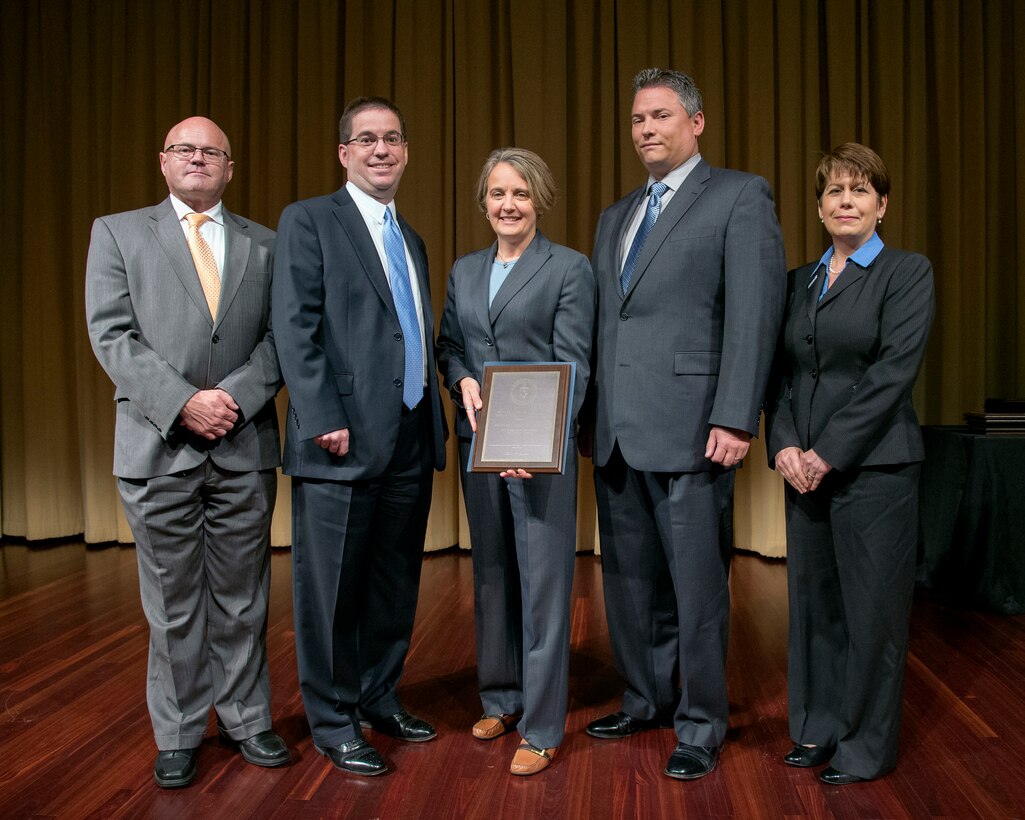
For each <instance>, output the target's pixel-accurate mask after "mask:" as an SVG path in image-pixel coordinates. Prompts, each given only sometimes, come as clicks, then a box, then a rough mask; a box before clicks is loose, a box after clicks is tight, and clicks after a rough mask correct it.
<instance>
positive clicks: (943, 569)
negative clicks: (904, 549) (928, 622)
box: [918, 427, 1025, 615]
mask: <svg viewBox="0 0 1025 820" xmlns="http://www.w3.org/2000/svg"><path fill="white" fill-rule="evenodd" d="M922 435H923V437H924V439H925V463H924V464H923V465H922V481H921V505H922V520H921V536H922V558H921V562H920V563H919V566H918V581H919V583H920V584H921V585H923V586H925V587H926V588H928V589H930V590H932V591H933V592H934V593H935V595H936V596H937V597H938V598H939V599H941V600H944V601H948V602H950V603H955V604H961V605H967V606H974V607H980V608H984V609H990V610H995V611H997V612H1002V613H1005V614H1007V615H1020V614H1022V613H1025V436H1021V435H1019V436H1014V435H1000V434H988V435H984V434H981V433H975V432H972V431H970V430H969V429H968V428H967V427H923V428H922Z"/></svg>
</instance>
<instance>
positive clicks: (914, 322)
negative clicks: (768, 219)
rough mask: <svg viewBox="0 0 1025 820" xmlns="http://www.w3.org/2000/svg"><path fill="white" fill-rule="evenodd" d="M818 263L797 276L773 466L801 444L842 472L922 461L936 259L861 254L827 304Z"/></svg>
mask: <svg viewBox="0 0 1025 820" xmlns="http://www.w3.org/2000/svg"><path fill="white" fill-rule="evenodd" d="M818 266H819V263H818V262H814V263H812V264H809V265H805V266H804V267H801V268H797V269H796V270H794V271H791V272H790V274H789V279H790V285H789V295H788V298H787V308H786V318H785V320H784V329H783V335H782V337H781V340H780V345H779V352H778V353H777V359H776V367H775V378H774V379H773V385H772V386H771V387H770V397H769V401H768V402H767V406H768V408H769V413H768V414H767V442H768V451H769V464H770V466H773V467H774V466H775V456H776V453H778V452H779V451H780V450H782V449H784V448H786V447H792V446H797V447H800V448H801V449H803V450H809V449H814V450H815V452H816V453H817V454H818V455H819V456H820V457H821V458H822V459H824V460H825V461H826V463H828V464H829V465H830V466H832V467H833V468H834V469H837V470H846V469H850V468H853V467H862V466H870V465H878V464H905V463H910V462H914V461H921V460H922V458H923V456H924V452H923V447H922V434H921V430H920V428H919V425H918V418H917V417H916V416H915V411H914V408H913V407H912V405H911V390H912V388H913V387H914V383H915V378H916V376H917V375H918V368H919V366H920V365H921V363H922V357H923V356H924V354H925V343H926V340H927V338H928V336H929V328H930V326H931V325H932V317H933V309H934V294H933V275H932V266H931V265H930V264H929V260H928V259H926V258H925V257H924V256H921V255H920V254H917V253H908V252H905V251H899V250H894V249H892V248H883V250H882V251H881V252H880V254H879V255H878V256H877V257H876V258H875V260H874V261H873V262H872V264H870V265H869V266H868V267H865V268H863V267H861V266H860V265H858V264H857V263H855V262H853V261H852V262H851V263H850V264H849V265H848V266H847V269H846V270H845V271H844V272H843V274H842V275H841V276H840V277H839V278H838V279H837V281H836V282H835V283H834V284H833V286H832V287H831V288H830V289H829V290H828V291H827V292H826V295H825V296H824V297H823V299H822V301H821V302H820V301H818V296H819V293H820V292H821V288H822V278H821V277H822V276H824V275H825V273H824V271H819V272H818V276H817V277H816V278H815V281H814V282H811V278H812V276H813V275H815V271H816V269H817V268H818ZM809 283H810V285H809Z"/></svg>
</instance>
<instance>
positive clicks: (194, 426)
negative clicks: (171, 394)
mask: <svg viewBox="0 0 1025 820" xmlns="http://www.w3.org/2000/svg"><path fill="white" fill-rule="evenodd" d="M179 415H180V416H181V420H182V424H183V425H185V428H186V429H188V430H191V431H192V432H193V433H195V434H196V435H199V436H202V437H203V438H205V439H209V440H210V441H213V440H214V439H218V438H221V437H223V436H225V435H227V433H228V431H229V430H231V428H232V427H234V426H235V422H236V421H238V405H237V404H236V403H235V400H234V399H233V398H232V397H231V396H230V395H229V394H228V393H227V392H226V391H224V390H222V389H221V388H219V387H215V388H213V389H211V390H200V391H199V392H197V393H194V394H193V395H192V398H190V399H189V400H188V401H187V402H185V406H184V407H182V409H181V412H180V413H179Z"/></svg>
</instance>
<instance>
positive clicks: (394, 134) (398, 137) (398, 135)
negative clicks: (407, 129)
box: [342, 131, 406, 150]
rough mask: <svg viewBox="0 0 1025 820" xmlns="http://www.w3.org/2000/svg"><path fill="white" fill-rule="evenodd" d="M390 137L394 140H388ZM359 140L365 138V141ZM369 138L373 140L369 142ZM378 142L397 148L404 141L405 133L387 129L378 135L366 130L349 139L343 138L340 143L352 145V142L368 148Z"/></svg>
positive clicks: (374, 146)
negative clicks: (386, 131) (387, 130)
mask: <svg viewBox="0 0 1025 820" xmlns="http://www.w3.org/2000/svg"><path fill="white" fill-rule="evenodd" d="M392 139H394V140H395V142H390V140H392ZM361 140H367V142H361ZM369 140H373V142H369ZM379 142H383V143H384V144H385V145H386V146H387V147H389V148H398V147H399V146H400V145H403V144H404V143H405V142H406V135H405V134H403V133H402V132H401V131H389V132H388V133H387V134H382V135H380V136H378V135H377V134H373V133H370V132H369V131H368V132H365V133H363V134H360V135H359V136H357V137H353V138H352V139H351V140H345V141H344V142H343V143H342V145H352V144H353V143H356V144H357V145H358V146H359V147H360V148H362V149H364V150H366V149H368V148H376V147H377V143H379Z"/></svg>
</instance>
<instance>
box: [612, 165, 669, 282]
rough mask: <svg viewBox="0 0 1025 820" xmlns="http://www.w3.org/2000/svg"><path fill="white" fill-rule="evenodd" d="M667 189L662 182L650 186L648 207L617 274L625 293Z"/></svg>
mask: <svg viewBox="0 0 1025 820" xmlns="http://www.w3.org/2000/svg"><path fill="white" fill-rule="evenodd" d="M668 190H669V186H668V185H666V184H665V183H664V182H656V183H655V184H654V185H652V186H651V196H649V197H648V209H647V210H646V211H645V212H644V220H643V221H642V222H641V224H640V227H638V228H637V235H636V236H635V237H634V241H633V244H632V245H631V246H630V252H629V253H628V254H627V255H626V264H625V265H623V273H622V274H620V276H619V286H620V287H621V288H622V289H623V293H626V289H627V288H628V287H630V277H632V276H633V275H634V268H635V267H636V266H637V257H638V256H640V255H641V248H643V247H644V240H645V239H647V238H648V234H649V233H651V229H652V228H654V227H655V221H656V220H657V219H658V215H659V212H660V211H661V210H662V194H664V193H665V192H666V191H668Z"/></svg>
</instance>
